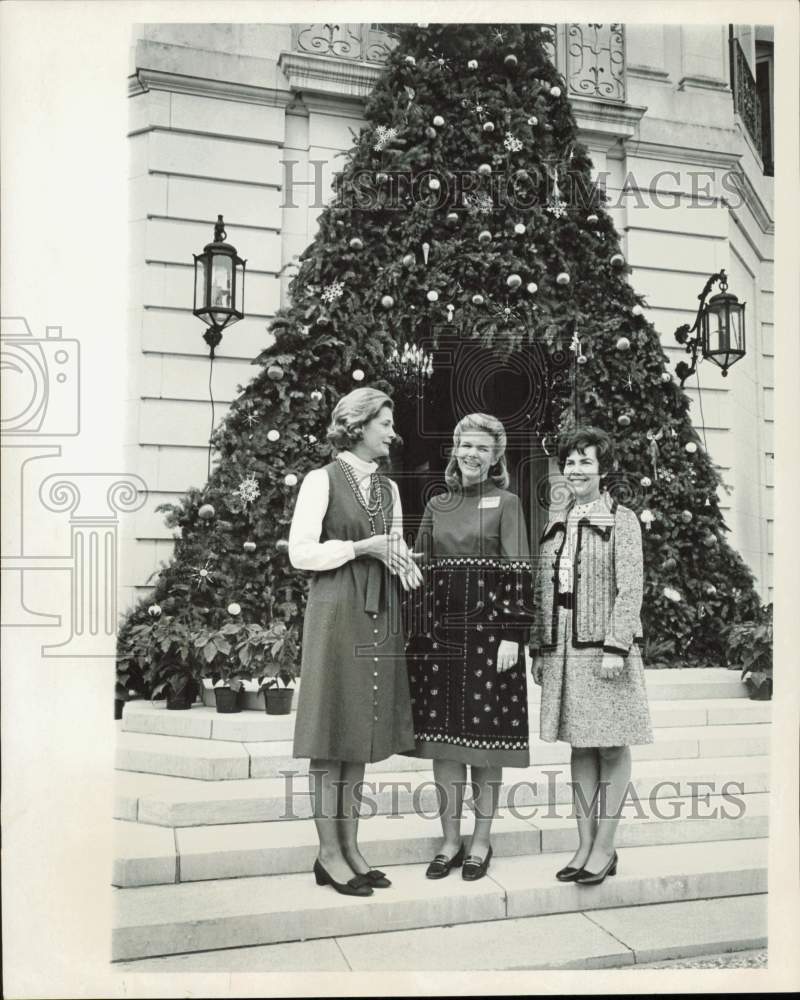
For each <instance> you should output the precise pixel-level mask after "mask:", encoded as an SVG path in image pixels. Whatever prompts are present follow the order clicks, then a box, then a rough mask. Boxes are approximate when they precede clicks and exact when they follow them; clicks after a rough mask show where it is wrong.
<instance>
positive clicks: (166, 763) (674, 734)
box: [116, 723, 770, 781]
mask: <svg viewBox="0 0 800 1000" xmlns="http://www.w3.org/2000/svg"><path fill="white" fill-rule="evenodd" d="M769 732H770V726H769V725H766V724H764V723H754V724H752V725H739V726H735V725H731V726H686V727H681V726H673V727H670V728H666V729H656V730H655V731H654V734H653V735H654V736H655V742H654V743H648V744H643V745H641V746H634V747H633V748H632V756H633V759H634V760H669V759H673V758H678V757H727V756H736V757H745V756H753V755H756V754H768V753H769ZM531 757H532V760H533V761H535V762H536V763H537V764H539V765H543V764H563V763H566V762H568V761H569V759H570V747H569V745H568V744H567V743H545V742H543V741H542V740H539V739H537V738H536V737H533V736H532V737H531ZM116 767H117V769H118V770H121V771H142V772H145V773H147V774H169V775H174V776H176V777H183V778H200V779H202V780H206V781H219V780H225V779H232V778H249V777H252V778H277V777H280V775H281V773H282V772H284V771H287V770H292V771H298V770H299V771H301V772H302V773H304V774H305V773H307V770H308V762H307V760H305V759H296V758H294V757H292V744H291V742H290V741H284V740H281V741H278V740H273V741H270V742H268V743H234V742H229V741H223V740H203V739H196V738H194V737H188V736H183V737H181V736H151V735H146V734H143V733H127V732H123V733H120V734H119V737H118V739H117V749H116ZM366 770H367V774H380V773H386V772H393V771H430V770H431V762H430V761H428V760H420V759H418V758H415V757H405V756H402V755H395V756H392V757H389V758H387V759H386V760H383V761H379V762H378V763H375V764H369V765H367V769H366Z"/></svg>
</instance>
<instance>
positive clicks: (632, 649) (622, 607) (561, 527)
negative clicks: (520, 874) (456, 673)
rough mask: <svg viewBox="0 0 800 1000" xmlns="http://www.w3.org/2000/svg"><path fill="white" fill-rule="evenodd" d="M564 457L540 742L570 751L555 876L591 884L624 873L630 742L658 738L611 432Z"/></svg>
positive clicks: (546, 610)
mask: <svg viewBox="0 0 800 1000" xmlns="http://www.w3.org/2000/svg"><path fill="white" fill-rule="evenodd" d="M558 457H559V464H560V466H561V469H562V472H563V473H564V476H565V477H566V480H567V483H568V484H569V486H570V488H571V490H572V492H573V494H574V499H573V501H572V503H571V504H570V505H569V506H568V508H567V510H566V511H565V512H563V513H561V514H560V515H558V516H556V517H553V518H551V520H550V521H549V522H548V524H547V526H546V527H545V530H544V532H543V535H542V540H541V545H540V550H539V560H538V569H537V576H536V587H535V592H534V607H535V618H534V624H533V629H532V632H531V655H532V656H533V676H534V680H535V681H536V683H538V684H541V686H542V698H541V710H540V732H539V735H540V738H541V739H543V740H546V741H548V742H555V741H556V740H565V741H567V742H568V743H570V744H571V745H572V755H571V772H572V785H573V801H574V805H575V813H576V818H577V824H578V837H579V845H578V849H577V851H576V852H575V854H574V855H573V857H572V858H571V860H570V862H569V864H568V865H566V866H565V867H564V868H562V869H561V870H560V871H559V872H558V873H557V875H556V877H557V878H558V879H559V880H560V881H569V882H577V883H579V884H582V885H595V884H598V883H600V882H602V881H603V880H604V879H605V878H606V876H607V875H614V874H615V873H616V870H617V853H616V851H615V849H614V840H615V837H616V832H617V826H618V824H619V819H620V812H621V807H622V805H623V804H624V801H625V797H626V794H627V791H628V785H629V782H630V775H631V753H630V746H631V745H632V744H641V743H652V742H653V732H652V728H651V723H650V714H649V708H648V703H647V691H646V688H645V680H644V669H643V664H642V658H641V655H640V652H639V649H638V647H637V640H639V639H640V638H641V635H642V625H641V619H640V611H641V604H642V589H643V563H642V532H641V528H640V527H639V521H638V519H637V517H636V514H635V513H634V512H633V511H632V510H630V509H628V508H627V507H623V506H622V505H621V504H618V503H617V502H616V501H615V500H613V499H612V498H611V497H610V496H609V494H608V493H601V491H600V480H601V478H602V477H603V476H604V475H605V474H606V473H608V472H609V471H610V470H611V468H612V467H613V449H612V443H611V440H610V438H609V437H608V435H607V434H606V433H605V432H604V431H602V430H599V429H597V428H594V427H584V428H582V429H579V430H577V431H575V432H573V433H572V434H570V435H568V436H567V437H566V438H565V439H563V440H562V442H561V444H560V447H559V453H558Z"/></svg>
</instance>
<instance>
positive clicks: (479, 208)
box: [464, 191, 494, 215]
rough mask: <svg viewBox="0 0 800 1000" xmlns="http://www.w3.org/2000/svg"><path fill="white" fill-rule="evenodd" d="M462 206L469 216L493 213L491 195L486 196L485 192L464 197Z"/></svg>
mask: <svg viewBox="0 0 800 1000" xmlns="http://www.w3.org/2000/svg"><path fill="white" fill-rule="evenodd" d="M464 205H465V207H466V209H467V211H468V212H469V213H470V215H491V213H492V212H493V211H494V202H493V201H492V198H491V195H488V194H486V192H485V191H481V192H479V193H478V194H468V195H466V197H465V198H464Z"/></svg>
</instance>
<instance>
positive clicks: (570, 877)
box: [556, 865, 583, 882]
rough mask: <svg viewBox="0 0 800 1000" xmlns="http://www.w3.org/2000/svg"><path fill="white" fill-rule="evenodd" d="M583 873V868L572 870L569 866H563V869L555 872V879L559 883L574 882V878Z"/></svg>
mask: <svg viewBox="0 0 800 1000" xmlns="http://www.w3.org/2000/svg"><path fill="white" fill-rule="evenodd" d="M582 871H583V868H573V867H572V866H571V865H565V866H564V867H563V868H559V869H558V871H557V872H556V878H557V879H558V881H559V882H574V881H575V876H576V875H578V874H579V873H580V872H582Z"/></svg>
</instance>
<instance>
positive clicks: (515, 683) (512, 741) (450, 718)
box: [408, 481, 533, 767]
mask: <svg viewBox="0 0 800 1000" xmlns="http://www.w3.org/2000/svg"><path fill="white" fill-rule="evenodd" d="M416 548H417V550H418V551H420V552H423V553H424V554H425V558H424V560H423V561H422V562H421V563H420V568H421V569H422V572H423V577H424V583H423V586H422V587H421V588H420V590H419V591H415V592H414V593H413V594H412V595H411V598H410V600H409V602H408V603H409V610H410V612H411V618H410V620H409V624H408V629H409V633H410V640H409V646H408V669H409V677H410V681H411V696H412V705H413V710H414V730H415V736H416V748H415V751H414V752H413V753H411V754H409V756H417V757H425V758H429V759H433V758H442V759H445V760H456V761H461V762H462V763H465V764H474V765H477V766H480V767H490V766H501V767H502V766H505V765H511V766H514V767H527V766H528V764H529V763H530V751H529V745H528V700H527V678H526V670H525V647H526V645H527V642H528V633H529V629H530V623H531V620H532V617H533V605H532V593H533V574H532V564H531V560H530V555H529V547H528V537H527V529H526V527H525V522H524V519H523V515H522V508H521V505H520V502H519V498H518V497H516V496H515V495H514V494H513V493H509V492H508V491H506V490H502V489H500V488H499V487H497V486H496V485H495V484H494V483H492V482H491V481H486V482H483V483H479V484H477V485H474V486H467V487H464V488H462V489H461V490H460V491H458V492H453V493H446V494H442V495H441V496H437V497H434V498H433V499H432V500H430V501H429V502H428V505H427V507H426V508H425V513H424V515H423V518H422V523H421V525H420V530H419V535H418V539H417V546H416ZM503 639H509V640H511V641H512V642H517V643H518V644H519V655H518V660H517V663H516V665H515V666H514V667H512V668H511V669H510V670H508V671H506V672H505V673H498V671H497V650H498V647H499V644H500V642H501V641H502V640H503Z"/></svg>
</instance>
